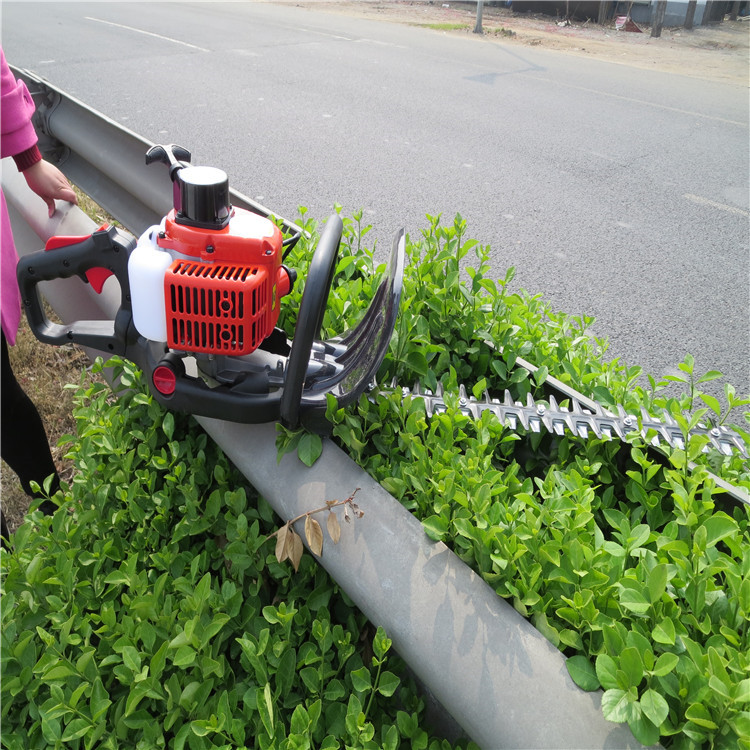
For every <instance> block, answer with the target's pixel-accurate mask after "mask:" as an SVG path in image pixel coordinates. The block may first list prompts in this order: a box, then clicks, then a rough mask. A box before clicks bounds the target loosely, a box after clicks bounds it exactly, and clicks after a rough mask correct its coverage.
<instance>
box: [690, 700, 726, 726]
mask: <svg viewBox="0 0 750 750" xmlns="http://www.w3.org/2000/svg"><path fill="white" fill-rule="evenodd" d="M685 718H686V719H689V720H690V721H692V722H693V724H697V725H698V726H699V727H703V728H704V729H718V728H719V727H718V726H717V725H716V722H714V720H713V719H712V718H711V714H710V712H709V711H708V709H707V708H706V707H705V706H704V705H703V704H702V703H693V704H691V705H690V706H688V709H687V711H685Z"/></svg>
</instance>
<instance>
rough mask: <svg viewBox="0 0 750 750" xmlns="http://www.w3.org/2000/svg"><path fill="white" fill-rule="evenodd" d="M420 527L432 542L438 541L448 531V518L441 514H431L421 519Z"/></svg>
mask: <svg viewBox="0 0 750 750" xmlns="http://www.w3.org/2000/svg"><path fill="white" fill-rule="evenodd" d="M422 527H423V528H424V531H425V534H427V536H428V537H430V539H432V540H433V541H434V542H440V541H442V540H443V539H444V538H445V535H446V534H447V533H448V528H449V526H448V519H446V518H444V517H443V516H436V515H432V516H430V517H429V518H426V519H425V520H424V521H422Z"/></svg>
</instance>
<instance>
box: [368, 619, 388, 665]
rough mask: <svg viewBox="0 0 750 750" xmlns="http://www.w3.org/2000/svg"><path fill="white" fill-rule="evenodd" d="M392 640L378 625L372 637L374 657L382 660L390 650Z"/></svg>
mask: <svg viewBox="0 0 750 750" xmlns="http://www.w3.org/2000/svg"><path fill="white" fill-rule="evenodd" d="M392 645H393V641H392V640H391V639H390V638H389V637H388V635H387V634H386V632H385V630H384V629H383V628H382V627H380V626H378V629H377V630H376V631H375V636H374V637H373V639H372V650H373V652H374V653H375V657H376V658H377V659H378V660H379V661H382V660H383V659H384V658H385V655H386V654H387V653H388V652H389V651H390V650H391V646H392Z"/></svg>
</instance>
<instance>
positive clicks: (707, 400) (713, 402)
mask: <svg viewBox="0 0 750 750" xmlns="http://www.w3.org/2000/svg"><path fill="white" fill-rule="evenodd" d="M700 397H701V400H702V401H703V403H704V404H706V406H707V407H708V408H709V409H711V411H712V412H713V413H714V414H716V416H717V417H719V416H721V404H720V403H719V399H718V398H716V397H715V396H711V395H710V394H708V393H701V394H700Z"/></svg>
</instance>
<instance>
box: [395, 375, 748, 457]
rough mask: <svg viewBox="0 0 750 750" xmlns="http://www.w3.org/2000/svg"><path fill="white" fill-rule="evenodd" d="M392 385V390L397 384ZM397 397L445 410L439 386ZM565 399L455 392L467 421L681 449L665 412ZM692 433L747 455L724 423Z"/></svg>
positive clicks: (725, 452) (717, 446)
mask: <svg viewBox="0 0 750 750" xmlns="http://www.w3.org/2000/svg"><path fill="white" fill-rule="evenodd" d="M392 387H393V390H396V388H397V385H396V383H394V384H393V386H392ZM401 395H402V397H403V398H407V397H411V398H420V399H422V401H423V402H424V405H425V411H426V413H427V416H428V417H432V416H433V415H434V414H440V413H442V412H445V411H447V409H448V407H447V405H446V403H445V399H444V393H443V388H442V386H438V389H437V392H436V393H432V392H431V391H430V390H427V389H422V387H421V385H420V384H417V385H416V386H415V387H414V388H413V389H410V388H401ZM569 401H570V406H569V407H564V406H560V405H559V404H558V403H557V400H556V399H555V398H554V396H550V399H549V404H545V403H541V402H536V401H534V399H533V398H532V397H531V394H529V396H528V398H527V400H526V403H525V404H524V403H522V402H520V401H514V399H513V397H512V396H511V394H510V392H509V391H507V390H506V391H505V393H504V396H503V400H502V401H501V400H499V399H495V398H491V397H490V395H489V393H485V396H484V399H482V400H479V399H476V398H474V397H473V396H470V395H469V394H468V392H467V390H466V387H465V386H463V385H461V386H460V387H459V390H458V405H459V409H460V410H461V412H462V413H464V414H466V415H467V416H469V417H471V418H472V419H479V418H481V416H482V414H483V413H484V412H485V411H489V412H491V413H493V414H494V415H495V416H496V417H497V418H498V420H499V421H500V422H501V424H504V425H506V426H507V427H509V428H510V429H511V430H513V431H516V430H518V429H519V428H523V429H524V430H526V431H531V432H540V431H541V429H542V427H544V429H546V430H547V432H550V433H553V434H555V435H563V434H565V433H566V432H567V433H570V434H572V435H575V436H576V437H580V438H584V439H585V438H588V437H589V436H590V435H593V436H595V437H597V438H604V439H606V440H613V439H615V438H617V439H619V440H625V439H626V437H627V436H628V435H631V434H633V433H635V434H640V435H641V437H642V438H643V439H644V440H645V441H646V443H648V444H649V445H653V446H655V447H660V446H662V445H667V446H669V447H671V448H677V449H680V450H684V448H685V436H684V435H683V433H682V429H681V428H680V426H679V425H678V424H677V422H676V420H675V419H674V418H673V417H672V416H671V415H669V414H666V413H664V414H663V415H662V416H661V418H659V417H654V416H653V415H651V414H649V413H648V412H646V411H645V410H642V411H641V421H640V425H639V420H638V417H637V416H635V415H632V414H628V413H627V412H626V411H625V409H624V408H623V407H622V406H618V407H617V410H618V413H617V414H614V413H612V412H610V411H608V410H607V409H605V408H604V407H602V406H600V405H597V407H596V408H595V409H591V408H590V407H589V406H588V405H587V406H584V405H583V404H581V403H580V402H579V401H578V399H576V398H572V397H571V398H570V399H569ZM691 435H705V436H706V437H707V438H708V442H707V443H706V445H705V446H704V448H703V451H704V452H708V451H709V450H710V449H711V448H714V449H716V450H718V451H719V452H720V453H721V454H722V455H725V456H731V455H732V454H733V453H734V452H737V453H739V454H740V455H741V456H744V457H745V458H748V457H749V456H748V451H747V447H746V445H745V442H744V440H743V439H742V437H741V436H740V435H739V434H738V433H736V432H735V431H734V430H731V429H729V428H728V427H725V426H723V425H721V426H713V425H709V424H705V423H699V424H698V425H696V427H695V428H694V429H693V430H692V431H691Z"/></svg>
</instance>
